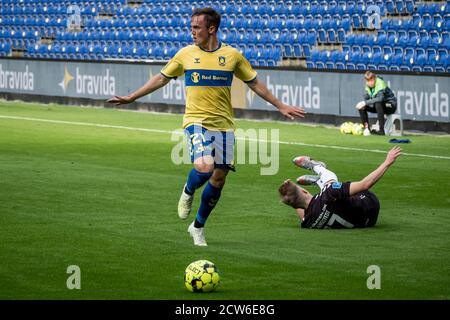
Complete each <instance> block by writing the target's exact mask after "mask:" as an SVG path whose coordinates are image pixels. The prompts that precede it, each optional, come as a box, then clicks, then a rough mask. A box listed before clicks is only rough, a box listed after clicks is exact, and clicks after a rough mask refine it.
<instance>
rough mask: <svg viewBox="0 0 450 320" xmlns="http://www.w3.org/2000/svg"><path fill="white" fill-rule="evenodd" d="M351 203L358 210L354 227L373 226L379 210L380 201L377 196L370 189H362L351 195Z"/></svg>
mask: <svg viewBox="0 0 450 320" xmlns="http://www.w3.org/2000/svg"><path fill="white" fill-rule="evenodd" d="M351 199H352V200H351V201H352V202H353V203H352V205H353V206H354V207H357V208H358V209H359V210H358V211H359V212H358V218H357V219H356V221H355V227H356V228H367V227H373V226H374V225H375V224H376V223H377V219H378V213H379V212H380V202H379V201H378V198H377V196H376V195H375V194H374V193H373V192H370V191H363V192H359V193H357V194H355V195H354V196H352V197H351Z"/></svg>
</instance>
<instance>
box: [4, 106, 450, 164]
mask: <svg viewBox="0 0 450 320" xmlns="http://www.w3.org/2000/svg"><path fill="white" fill-rule="evenodd" d="M0 119H12V120H25V121H37V122H47V123H57V124H70V125H77V126H88V127H98V128H111V129H122V130H131V131H143V132H152V133H167V134H172V133H174V131H168V130H158V129H147V128H136V127H125V126H115V125H109V124H101V123H90V122H76V121H64V120H51V119H41V118H29V117H17V116H4V115H0ZM175 133H176V134H180V135H182V134H183V133H182V132H176V131H175ZM236 139H237V140H248V141H256V142H258V141H260V142H266V143H272V142H273V141H271V140H264V139H250V138H240V137H236ZM278 143H280V144H285V145H296V146H305V147H316V148H327V149H337V150H349V151H364V152H372V153H387V151H385V150H377V149H362V148H352V147H342V146H333V145H324V144H314V143H312V144H311V143H303V142H290V141H278ZM403 155H406V156H413V157H424V158H433V159H445V160H450V157H446V156H435V155H430V154H422V153H406V152H405V153H403Z"/></svg>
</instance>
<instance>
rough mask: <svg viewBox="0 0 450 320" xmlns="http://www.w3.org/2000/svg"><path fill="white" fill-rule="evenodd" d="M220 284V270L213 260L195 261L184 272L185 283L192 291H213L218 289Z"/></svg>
mask: <svg viewBox="0 0 450 320" xmlns="http://www.w3.org/2000/svg"><path fill="white" fill-rule="evenodd" d="M219 284H220V276H219V270H218V269H217V267H216V265H215V264H214V263H212V262H211V261H208V260H198V261H194V262H192V263H191V264H190V265H188V266H187V268H186V271H185V272H184V285H185V286H186V289H188V290H189V291H191V292H211V291H214V290H216V289H217V287H218V286H219Z"/></svg>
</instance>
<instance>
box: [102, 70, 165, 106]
mask: <svg viewBox="0 0 450 320" xmlns="http://www.w3.org/2000/svg"><path fill="white" fill-rule="evenodd" d="M169 81H170V79H169V78H166V77H164V76H163V75H162V74H160V73H159V74H157V75H155V76H153V77H152V78H151V79H150V80H148V81H147V83H146V84H144V85H143V86H142V87H141V88H139V89H137V90H136V91H135V92H133V93H131V94H129V95H127V96H115V97H113V98H111V99H108V100H107V102H109V103H114V104H115V105H116V106H118V105H121V104H127V103H131V102H133V101H135V100H137V99H139V98H140V97H143V96H145V95H147V94H149V93H152V92H153V91H156V90H158V89H159V88H162V87H164V86H165V85H166V84H168V83H169Z"/></svg>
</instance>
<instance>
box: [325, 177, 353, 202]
mask: <svg viewBox="0 0 450 320" xmlns="http://www.w3.org/2000/svg"><path fill="white" fill-rule="evenodd" d="M350 183H351V182H344V183H342V182H333V183H331V184H329V185H328V187H327V189H326V190H325V191H323V193H322V200H323V201H324V202H334V201H336V200H339V199H343V198H346V197H349V196H350Z"/></svg>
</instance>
